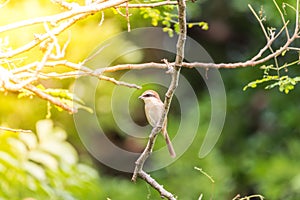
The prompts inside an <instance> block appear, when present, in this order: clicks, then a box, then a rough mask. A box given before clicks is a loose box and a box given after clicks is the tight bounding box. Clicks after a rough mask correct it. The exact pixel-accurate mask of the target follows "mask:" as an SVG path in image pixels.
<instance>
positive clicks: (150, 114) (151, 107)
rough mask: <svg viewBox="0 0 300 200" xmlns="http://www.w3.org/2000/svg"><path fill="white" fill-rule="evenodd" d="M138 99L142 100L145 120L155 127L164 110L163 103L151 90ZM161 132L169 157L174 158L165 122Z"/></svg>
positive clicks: (174, 154)
mask: <svg viewBox="0 0 300 200" xmlns="http://www.w3.org/2000/svg"><path fill="white" fill-rule="evenodd" d="M139 99H142V100H144V102H145V113H146V117H147V120H148V122H149V124H150V125H151V126H152V127H155V126H156V125H157V123H158V122H159V120H160V117H161V115H162V113H163V111H164V109H165V108H164V103H163V102H162V101H161V100H160V98H159V95H158V94H157V92H155V91H153V90H147V91H145V92H144V93H143V94H142V95H141V96H139ZM161 132H162V134H163V136H164V138H165V140H166V143H167V146H168V150H169V152H170V155H171V157H173V158H174V157H176V153H175V151H174V148H173V145H172V143H171V140H170V138H169V135H168V132H167V120H166V121H165V122H164V124H163V127H162V129H161Z"/></svg>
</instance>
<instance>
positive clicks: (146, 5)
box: [117, 0, 177, 8]
mask: <svg viewBox="0 0 300 200" xmlns="http://www.w3.org/2000/svg"><path fill="white" fill-rule="evenodd" d="M166 5H177V1H170V0H168V1H162V2H157V3H139V4H128V8H155V7H159V6H166ZM117 7H119V8H125V7H126V4H121V5H119V6H117Z"/></svg>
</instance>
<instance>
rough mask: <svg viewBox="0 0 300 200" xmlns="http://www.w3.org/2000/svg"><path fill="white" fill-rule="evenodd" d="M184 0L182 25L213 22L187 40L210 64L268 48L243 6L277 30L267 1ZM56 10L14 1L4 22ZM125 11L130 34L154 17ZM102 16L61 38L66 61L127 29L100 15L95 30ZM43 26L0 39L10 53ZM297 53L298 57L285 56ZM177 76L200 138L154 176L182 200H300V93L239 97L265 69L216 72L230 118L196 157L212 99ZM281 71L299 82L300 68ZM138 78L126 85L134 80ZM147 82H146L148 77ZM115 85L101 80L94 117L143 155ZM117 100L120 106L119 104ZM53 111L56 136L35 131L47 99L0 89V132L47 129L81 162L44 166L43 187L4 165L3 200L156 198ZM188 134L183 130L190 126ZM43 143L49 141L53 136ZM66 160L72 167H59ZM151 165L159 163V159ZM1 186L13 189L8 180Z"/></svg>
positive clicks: (138, 110)
mask: <svg viewBox="0 0 300 200" xmlns="http://www.w3.org/2000/svg"><path fill="white" fill-rule="evenodd" d="M81 3H82V2H81ZM277 3H278V4H279V5H281V3H282V1H277ZM287 3H291V4H293V3H295V2H294V1H290V2H287ZM187 4H188V21H190V22H199V21H205V22H208V24H209V30H207V31H204V30H202V29H201V28H200V27H196V26H194V27H192V28H190V29H189V30H188V35H189V36H190V37H192V38H193V39H195V40H197V41H198V42H199V43H200V44H201V45H202V46H203V47H204V48H205V49H206V50H207V51H208V53H209V54H210V55H211V57H212V58H213V59H214V61H215V62H216V63H219V62H236V61H244V60H247V59H248V58H251V57H252V56H253V55H255V54H256V53H257V52H258V50H259V49H260V48H262V47H263V46H264V45H265V38H264V36H263V34H262V31H261V29H260V27H259V24H258V22H257V21H256V19H255V18H254V16H253V15H252V13H251V12H250V10H249V8H248V6H247V4H251V5H252V6H253V7H254V8H255V9H256V10H257V11H258V10H260V9H261V6H263V9H264V11H265V15H266V19H267V21H266V23H267V24H269V25H270V26H275V27H280V25H281V21H280V20H279V14H278V13H277V12H276V8H275V6H274V4H273V2H272V1H261V0H246V1H239V0H230V1H229V0H210V1H207V0H197V1H196V2H195V3H191V2H188V3H187ZM60 11H61V10H60V8H59V6H57V5H53V4H52V3H51V2H49V1H46V0H39V1H37V0H22V1H21V0H14V1H13V0H11V1H10V2H9V4H7V5H6V6H5V7H3V8H1V18H0V25H5V24H9V23H11V22H15V21H19V20H22V19H29V18H32V17H36V16H46V15H50V14H53V13H58V12H60ZM131 12H132V13H133V15H132V16H131V18H130V19H131V21H130V23H131V28H132V29H134V28H139V27H148V26H151V20H150V19H144V18H143V16H142V15H140V14H139V11H138V10H132V11H131ZM175 12H176V10H175ZM100 18H101V14H95V15H93V16H90V17H88V18H87V19H84V20H82V21H80V22H79V23H77V24H76V25H74V26H73V27H72V28H71V29H70V31H69V32H68V31H66V32H65V33H64V34H63V35H62V36H61V37H60V39H61V41H62V42H63V41H65V40H66V39H67V38H68V37H69V35H71V43H70V45H69V47H68V49H67V52H66V53H67V54H66V57H67V58H68V59H69V60H71V61H73V62H80V61H82V60H84V59H85V58H86V57H87V56H89V55H91V53H92V52H93V50H94V49H95V48H97V46H98V45H99V44H101V42H103V41H105V40H106V39H107V38H109V37H111V36H113V35H115V34H118V33H121V32H123V31H127V21H126V19H125V18H124V17H121V16H119V15H117V14H116V13H114V12H113V11H111V10H108V11H106V12H105V20H104V22H103V24H102V25H101V26H98V24H99V21H100ZM42 30H43V28H42V27H38V26H32V27H30V28H23V29H22V32H20V31H9V32H5V33H1V35H0V37H1V38H2V44H3V42H4V41H5V40H8V41H9V45H10V46H11V47H12V48H14V47H17V46H19V45H20V44H24V43H26V42H28V41H30V40H31V39H32V32H39V31H42ZM5 38H6V39H5ZM279 40H284V38H279ZM125 42H128V41H122V40H120V44H121V43H125ZM174 45H175V44H174ZM111 54H112V55H108V56H114V55H113V54H116V55H118V54H120V52H118V47H116V49H115V51H112V52H111ZM40 56H41V53H39V50H38V49H37V50H34V51H33V52H28V53H25V54H23V55H22V56H21V57H22V59H23V60H24V61H23V62H24V63H27V62H30V61H33V60H36V59H37V58H40ZM293 56H296V57H297V56H298V55H297V54H295V55H291V57H293ZM162 58H169V59H172V58H173V59H174V55H169V54H168V53H166V52H160V51H155V50H145V51H143V52H135V53H133V54H131V55H124V56H121V57H119V58H118V59H116V60H115V61H114V63H113V64H117V63H141V62H149V61H156V62H159V61H160V60H161V59H162ZM97 62H98V63H97V64H96V66H98V65H99V67H103V66H101V61H97ZM24 63H22V64H24ZM162 73H164V72H163V71H162ZM182 73H183V75H184V76H185V77H186V78H187V79H188V80H189V81H190V83H191V85H192V86H193V88H194V90H195V92H196V94H197V97H198V101H199V107H200V109H201V120H200V122H199V129H198V134H197V136H196V138H195V139H194V142H193V143H192V145H191V146H190V147H189V148H188V149H187V151H186V152H185V153H184V155H182V156H181V157H180V158H179V159H178V160H176V161H175V162H174V163H172V164H171V165H170V166H168V167H166V168H164V169H161V170H158V171H155V172H153V173H151V175H152V176H153V177H154V178H155V179H157V180H158V181H159V182H160V183H161V184H162V185H164V187H165V188H167V189H168V190H169V191H172V192H174V193H175V195H177V196H178V199H183V200H185V199H187V200H189V199H198V198H199V196H200V195H201V194H203V199H233V198H234V197H235V196H236V195H237V194H241V196H249V195H251V194H261V195H263V196H264V197H265V198H266V199H272V200H276V199H285V200H296V199H299V198H300V171H299V166H300V159H299V158H300V142H299V140H300V135H299V131H300V123H299V116H298V114H297V113H299V109H300V105H299V91H298V90H299V87H297V86H296V87H295V89H294V90H293V91H291V92H290V93H289V94H284V93H282V92H279V91H278V90H277V89H276V88H275V89H272V90H264V89H263V87H258V88H255V89H248V90H246V91H243V87H244V86H245V85H246V84H247V83H248V82H250V81H253V80H256V79H258V78H261V77H262V75H263V71H262V70H260V69H259V68H258V67H248V68H239V69H221V70H220V73H221V75H222V78H223V81H224V85H225V88H226V95H227V117H226V121H225V125H224V129H223V132H222V134H221V137H220V139H219V140H218V143H217V144H216V146H215V147H214V149H213V150H212V151H211V153H210V154H209V155H208V156H206V157H205V158H202V159H200V158H199V157H198V152H199V147H200V146H201V144H202V142H203V138H204V134H205V130H206V128H207V126H208V124H209V121H210V114H211V111H210V97H209V94H208V92H207V88H206V86H205V83H204V80H203V79H202V77H198V76H195V73H193V70H188V69H183V70H182ZM287 73H289V74H291V75H295V76H296V75H297V66H295V67H294V69H292V70H290V71H289V72H287ZM123 74H124V72H118V73H114V74H110V75H111V76H113V77H115V78H120V77H121V76H122V75H123ZM150 75H151V74H150ZM138 78H139V77H135V79H134V78H133V79H132V80H128V81H130V82H132V83H134V82H135V80H138ZM149 80H150V81H151V76H149ZM43 84H45V85H47V86H48V87H53V88H65V89H72V88H74V85H73V84H74V79H70V80H64V81H61V80H51V81H47V82H43ZM115 87H116V86H115V85H112V84H111V83H99V87H98V88H97V95H96V97H95V98H96V100H97V102H98V105H97V109H96V112H97V113H98V116H99V121H100V118H101V126H102V127H103V128H104V129H105V133H106V134H107V136H108V137H109V138H110V139H111V140H112V141H113V142H114V143H115V144H117V145H118V146H120V147H122V148H124V149H127V150H130V151H135V152H139V151H141V150H142V149H143V146H144V144H145V140H140V139H139V140H136V139H134V138H132V137H128V136H127V135H126V134H125V133H123V132H122V131H121V130H120V128H119V127H117V126H116V123H115V122H114V119H113V116H112V115H111V113H110V109H109V107H110V97H111V94H112V91H113V90H114V89H115ZM117 87H120V86H117ZM148 87H149V88H150V87H151V88H153V87H154V88H157V89H160V91H161V92H160V94H161V95H162V94H163V92H164V91H165V88H163V87H160V86H159V85H155V84H152V85H147V86H146V88H148ZM141 92H142V91H136V92H134V93H133V94H134V95H133V96H134V97H137V96H138V95H139V94H140V93H141ZM121 99H122V98H120V104H122V102H121ZM131 101H132V107H130V108H129V109H130V112H131V115H132V118H133V120H134V121H135V122H136V123H137V124H139V125H146V124H147V122H146V120H145V117H144V113H143V110H142V106H143V105H142V102H139V101H138V100H135V99H134V98H132V100H131ZM179 106H180V102H178V101H177V100H176V98H175V99H174V102H173V104H172V107H171V111H170V117H169V132H170V135H171V136H172V131H173V130H175V131H176V129H177V128H178V123H177V122H180V121H179V120H180V111H179ZM191 112H192V110H191ZM51 114H52V115H51V120H52V123H53V126H54V127H55V128H54V129H53V130H52V128H51V122H49V121H46V123H45V121H44V123H39V124H38V126H37V125H36V124H37V122H38V121H39V120H42V119H45V118H46V115H47V103H46V102H44V101H43V100H41V99H38V98H32V99H31V98H21V99H20V98H18V95H17V94H14V93H0V124H1V125H2V126H9V127H13V128H22V129H31V130H34V132H39V131H38V130H37V129H36V127H40V131H43V130H44V131H45V129H49V131H48V132H51V133H52V132H53V134H54V135H55V134H56V133H57V132H59V134H62V135H63V136H61V137H60V136H58V137H59V138H66V137H67V139H66V140H67V141H68V144H71V145H72V146H73V147H74V150H76V152H77V153H76V152H75V151H73V150H72V147H70V146H69V147H68V148H67V149H69V150H65V151H62V154H65V156H66V157H75V158H74V159H75V160H77V161H69V162H67V161H66V160H68V159H67V158H60V157H59V161H60V162H59V163H58V165H59V167H58V168H55V167H54V168H51V167H49V169H50V170H46V176H47V177H44V179H38V180H39V181H36V180H32V181H24V180H27V179H26V178H24V177H27V174H28V171H27V172H26V173H24V174H23V175H20V176H18V172H19V173H21V172H22V167H24V166H23V165H17V166H14V167H11V168H9V169H6V170H3V169H4V168H5V167H4V168H3V167H1V165H2V166H3V163H2V164H1V165H0V173H1V178H0V179H3V180H2V184H1V183H0V187H1V188H0V194H1V195H0V196H3V197H0V199H24V198H26V197H33V198H36V199H113V200H114V199H160V197H159V195H158V194H157V192H156V191H155V190H153V189H152V188H150V187H149V186H148V185H147V184H146V183H145V182H143V181H141V180H138V181H137V183H136V184H133V183H132V182H131V181H130V178H131V174H128V173H123V172H118V171H116V170H114V169H111V168H109V167H107V166H105V165H103V164H102V163H100V162H99V161H97V160H96V159H95V158H93V157H92V156H91V155H90V153H89V152H88V151H87V150H86V148H85V147H84V145H83V144H82V142H81V140H80V138H79V136H78V133H77V131H76V127H75V124H74V121H73V116H72V115H70V114H68V113H67V112H64V111H62V112H61V111H58V110H56V109H55V108H52V109H51ZM189 120H191V121H192V120H193V119H189ZM172 122H173V123H172ZM41 127H42V128H41ZM63 130H64V131H63ZM186 131H187V132H189V130H186ZM62 132H64V133H65V134H63V133H62ZM149 132H150V128H149ZM56 135H57V134H56ZM96 135H97V132H95V143H97V136H96ZM0 136H1V135H0ZM11 137H15V135H14V134H13V133H10V134H9V135H8V136H7V133H6V135H5V136H3V135H2V136H1V138H2V139H1V141H0V144H1V147H0V148H2V149H1V150H2V151H5V150H9V148H10V147H9V145H5V144H6V143H7V142H8V143H9V144H11V143H10V141H11V140H10V138H11ZM41 137H42V136H39V137H38V139H37V140H38V141H42V139H41ZM43 137H44V136H43ZM46 138H47V137H46ZM49 138H52V137H51V135H50V136H49ZM61 140H62V139H59V141H61ZM46 141H47V139H46ZM64 145H65V143H64ZM163 145H164V143H163V140H162V139H161V137H160V138H158V140H157V145H156V148H159V147H161V146H163ZM63 149H65V148H63ZM20 153H21V152H20ZM13 155H14V154H13ZM15 156H16V157H18V156H20V155H15ZM0 159H2V160H5V158H4V157H3V154H1V155H0ZM44 160H47V159H41V162H40V165H41V166H43V163H44ZM65 161H66V162H67V163H68V164H64V162H65ZM150 162H151V160H150ZM151 164H153V165H155V162H153V163H151ZM50 165H51V164H50ZM66 166H68V167H66ZM64 167H65V168H64ZM194 167H198V168H202V169H203V170H204V171H205V172H206V173H207V174H209V175H210V176H211V177H212V178H213V180H214V183H212V182H211V180H210V179H209V178H208V177H207V176H205V175H204V174H203V173H201V172H199V171H198V170H195V169H194ZM70 168H72V169H73V171H72V170H70ZM1 169H2V170H1ZM57 171H59V173H58V172H57ZM22 173H23V172H22ZM19 177H23V178H24V180H23V181H22V180H19V181H18V180H17V179H19ZM54 180H55V181H54ZM7 182H9V184H10V185H9V184H6V183H7ZM35 183H36V184H35ZM37 185H38V186H37ZM50 197H51V198H50Z"/></svg>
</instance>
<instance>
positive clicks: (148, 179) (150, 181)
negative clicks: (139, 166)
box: [139, 170, 176, 200]
mask: <svg viewBox="0 0 300 200" xmlns="http://www.w3.org/2000/svg"><path fill="white" fill-rule="evenodd" d="M139 176H140V177H141V178H142V179H144V180H145V181H146V182H147V183H148V184H149V185H151V186H152V187H153V188H155V189H156V190H157V191H158V192H159V193H160V195H161V196H162V197H166V198H168V199H170V200H176V198H175V197H174V195H173V194H172V193H170V192H168V191H167V190H166V189H165V188H164V187H163V186H162V185H160V184H159V183H158V182H157V181H156V180H155V179H154V178H152V177H151V176H150V175H149V174H147V173H146V172H144V171H143V170H142V171H141V172H140V174H139Z"/></svg>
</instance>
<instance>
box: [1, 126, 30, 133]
mask: <svg viewBox="0 0 300 200" xmlns="http://www.w3.org/2000/svg"><path fill="white" fill-rule="evenodd" d="M0 130H3V131H11V132H19V133H32V131H31V130H24V129H14V128H8V127H3V126H0Z"/></svg>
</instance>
